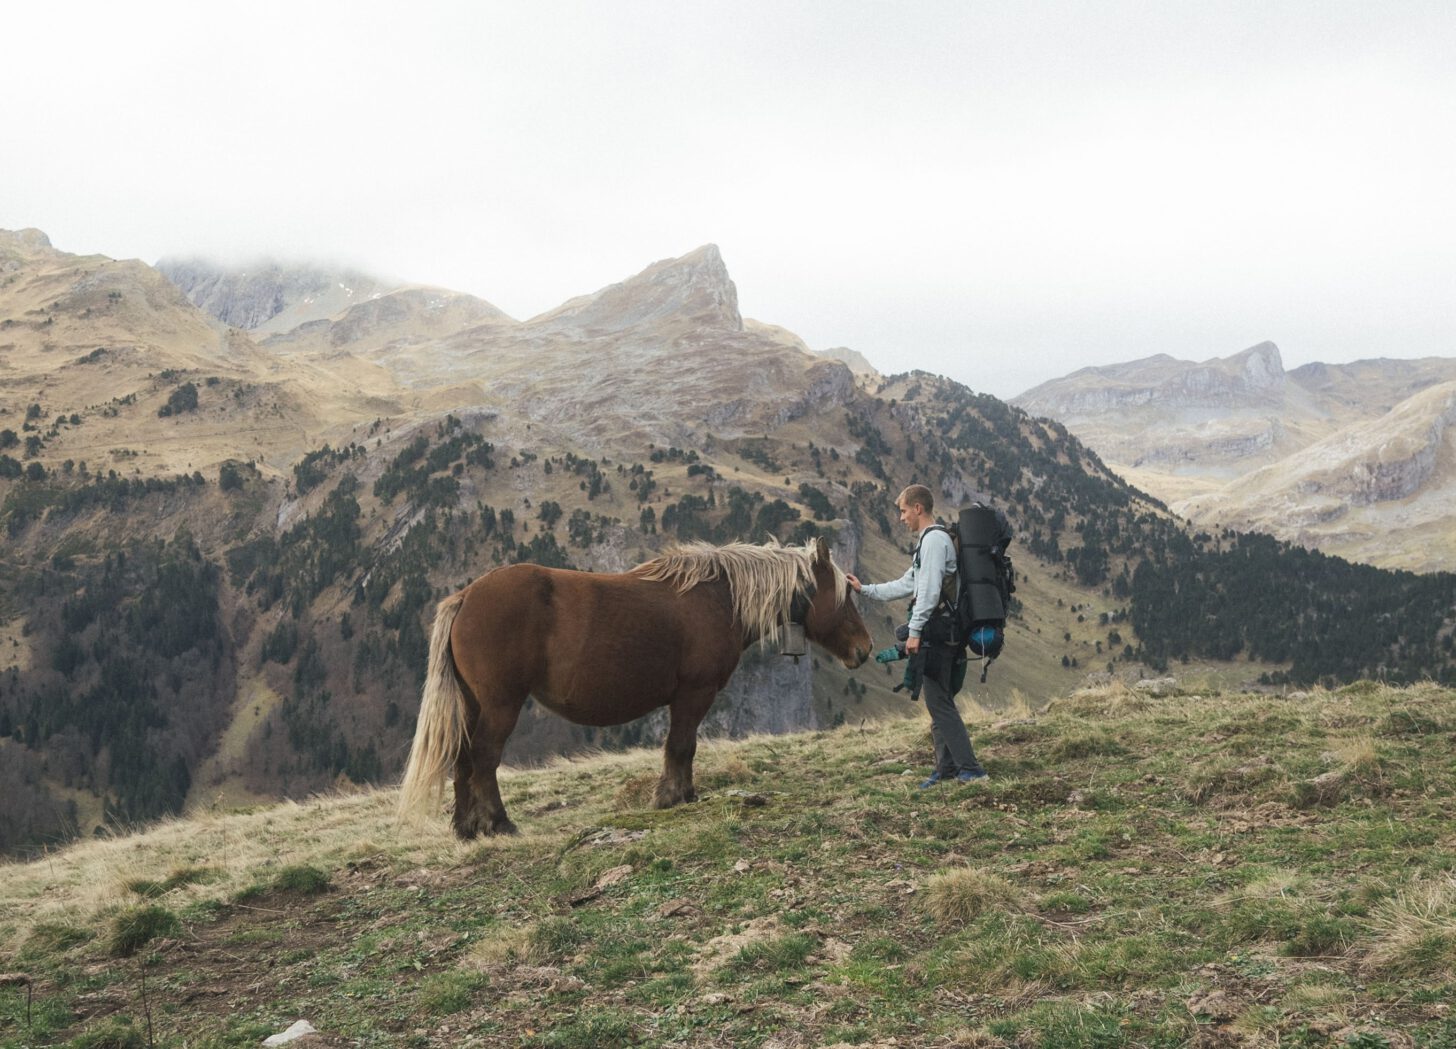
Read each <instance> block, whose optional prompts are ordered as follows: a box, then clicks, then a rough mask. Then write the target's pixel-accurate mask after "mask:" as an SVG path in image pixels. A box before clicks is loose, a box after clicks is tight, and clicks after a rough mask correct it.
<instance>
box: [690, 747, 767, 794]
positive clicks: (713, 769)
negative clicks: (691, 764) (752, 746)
mask: <svg viewBox="0 0 1456 1049" xmlns="http://www.w3.org/2000/svg"><path fill="white" fill-rule="evenodd" d="M705 764H706V767H705V768H703V769H702V770H701V771H700V772H699V773H698V776H697V781H698V785H699V786H706V787H725V786H728V785H730V784H738V783H751V782H752V781H753V780H754V778H755V777H754V773H753V769H752V768H751V767H750V766H749V764H748V762H747V761H745V760H744V759H743V756H742V755H741V754H738V753H736V752H724V753H721V754H714V755H712V756H711V757H710V758H709V760H708V761H707V762H706V763H705Z"/></svg>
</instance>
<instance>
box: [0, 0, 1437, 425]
mask: <svg viewBox="0 0 1456 1049" xmlns="http://www.w3.org/2000/svg"><path fill="white" fill-rule="evenodd" d="M3 25H4V39H5V47H4V60H3V69H4V78H3V81H0V113H3V114H4V116H3V124H0V128H3V133H0V228H10V229H14V228H19V227H25V226H38V227H40V228H41V229H44V230H45V231H46V232H47V233H49V234H50V236H51V239H52V241H53V242H54V244H55V245H56V246H57V247H58V248H61V249H63V250H66V251H73V252H82V253H90V252H100V253H103V254H106V255H111V256H114V257H119V258H131V257H137V258H141V259H144V260H146V261H148V262H154V261H155V260H156V259H157V258H158V257H161V256H164V255H174V254H204V255H212V256H215V257H220V258H223V259H226V260H232V261H238V260H246V259H250V258H253V257H256V256H259V255H265V254H266V255H271V256H274V257H277V258H281V259H285V260H288V259H296V260H328V261H339V262H346V263H350V264H354V265H357V266H359V267H362V268H365V269H368V270H370V271H374V272H379V273H383V274H386V275H392V276H398V277H402V278H405V279H408V280H413V281H420V282H425V283H433V284H440V285H444V286H447V287H451V288H455V289H458V290H461V291H467V292H470V293H472V294H476V295H479V296H481V297H483V298H486V299H488V300H490V301H491V302H493V303H495V304H496V305H497V306H499V307H501V308H502V309H504V310H506V311H507V312H508V313H510V314H512V315H514V316H516V317H527V316H531V315H533V314H535V313H538V312H541V311H543V310H546V309H548V308H550V307H552V306H555V305H557V304H558V303H560V302H561V301H563V300H565V299H567V298H569V297H571V296H573V295H577V294H581V293H584V292H589V291H593V290H595V289H597V288H599V287H602V286H604V285H607V284H610V283H613V282H615V281H618V280H621V279H623V278H625V277H627V276H629V275H631V274H632V273H635V272H637V271H638V270H640V269H642V268H644V267H645V266H646V265H648V264H649V263H651V262H653V261H655V260H657V259H661V258H666V257H670V256H676V255H681V254H684V253H686V252H688V251H690V250H692V249H693V248H695V247H697V246H699V245H701V244H704V243H708V242H713V243H716V244H718V245H719V246H720V247H721V249H722V251H723V256H724V259H725V261H726V262H727V264H728V268H729V271H730V273H731V274H732V276H733V278H734V280H735V282H736V283H737V286H738V294H739V303H740V306H741V308H742V310H743V312H744V314H745V315H746V316H751V317H755V318H758V319H759V320H764V321H769V322H772V323H775V324H780V325H783V326H784V327H787V328H789V329H791V330H792V331H794V332H797V333H798V334H799V335H800V336H802V337H803V338H804V339H805V340H806V341H807V342H808V343H809V344H810V345H811V346H813V347H815V348H817V349H822V348H826V347H830V346H837V345H844V346H850V347H853V348H855V349H857V350H859V351H861V352H862V353H864V354H865V355H866V356H867V357H868V358H869V359H870V360H871V362H873V363H874V364H875V365H876V366H877V367H878V368H880V370H882V371H885V372H895V371H903V370H906V369H910V368H924V369H927V370H930V371H935V372H941V373H944V374H947V375H951V376H953V377H955V378H957V379H960V380H962V381H964V382H966V383H968V384H969V385H970V386H972V387H973V388H975V389H978V390H984V391H987V392H991V393H994V394H997V395H999V396H1005V397H1009V396H1011V395H1014V394H1016V393H1019V392H1021V391H1023V390H1025V389H1027V388H1029V387H1031V386H1033V385H1035V384H1036V383H1039V382H1042V381H1045V380H1046V379H1049V378H1053V377H1055V376H1058V375H1061V374H1064V373H1066V372H1068V371H1072V370H1074V369H1076V368H1079V367H1084V366H1087V365H1091V364H1103V363H1111V362H1114V361H1121V360H1128V359H1132V358H1135V357H1142V356H1147V355H1149V354H1153V353H1160V352H1162V353H1170V354H1172V355H1174V356H1178V357H1185V358H1190V359H1200V360H1201V359H1204V358H1207V357H1213V356H1226V355H1228V354H1231V353H1235V352H1238V351H1239V350H1241V349H1244V348H1246V347H1248V346H1250V345H1253V344H1254V343H1257V342H1259V341H1262V340H1264V339H1271V340H1273V341H1275V342H1276V343H1278V344H1279V346H1280V348H1281V350H1282V351H1283V353H1284V359H1285V363H1286V366H1289V367H1293V366H1294V365H1297V364H1300V363H1304V362H1307V361H1311V360H1324V361H1332V362H1333V361H1345V360H1353V359H1356V358H1359V357H1372V356H1391V357H1413V356H1423V355H1441V356H1456V202H1453V192H1456V191H1453V187H1456V60H1453V57H1452V56H1453V55H1456V5H1452V4H1451V3H1449V2H1448V0H1438V2H1431V3H1415V2H1410V3H1400V2H1392V0H1380V2H1375V0H1367V2H1361V3H1340V2H1334V0H1309V2H1304V3H1279V2H1273V0H1257V2H1248V3H1245V2H1228V3H1219V2H1217V0H1198V2H1189V3H1174V2H1166V0H1147V2H1141V3H1131V2H1115V0H1104V2H1098V3H1076V2H1062V3H1013V2H995V3H991V2H987V3H975V2H969V0H962V2H946V3H912V2H900V3H889V2H884V3H856V2H832V3H831V2H823V3H792V2H786V0H773V2H766V3H724V2H722V0H713V2H698V0H670V2H662V3H656V2H653V3H626V2H613V3H601V2H594V3H588V2H582V3H551V2H541V0H530V2H521V3H513V4H496V3H483V2H479V0H476V2H461V3H432V2H428V0H417V2H416V3H413V4H408V5H406V4H400V3H389V4H384V3H373V2H358V0H354V2H350V3H347V4H345V3H310V2H306V0H290V2H288V3H270V2H259V0H250V2H248V3H233V2H209V3H201V4H199V3H196V2H195V0H190V2H187V3H176V4H167V3H155V2H133V3H125V4H119V3H114V2H108V3H74V2H73V3H68V4H40V3H30V4H13V5H9V6H8V7H7V10H6V14H5V16H4V19H3Z"/></svg>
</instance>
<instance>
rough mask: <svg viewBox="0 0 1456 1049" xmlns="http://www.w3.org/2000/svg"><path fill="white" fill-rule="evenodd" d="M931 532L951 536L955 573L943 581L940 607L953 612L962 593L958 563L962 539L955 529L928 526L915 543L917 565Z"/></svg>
mask: <svg viewBox="0 0 1456 1049" xmlns="http://www.w3.org/2000/svg"><path fill="white" fill-rule="evenodd" d="M931 532H944V533H945V534H946V535H948V536H950V547H951V561H950V564H951V568H952V569H953V570H954V572H953V574H952V575H950V576H949V577H948V578H946V579H944V580H942V581H941V584H940V605H939V607H941V608H944V609H947V610H953V609H954V608H955V607H956V606H957V605H958V604H959V603H960V592H959V590H958V589H957V588H958V586H959V580H960V577H961V573H960V565H958V564H957V563H956V562H957V561H958V560H959V557H960V549H961V542H960V538H961V537H960V534H959V533H958V532H957V530H956V529H955V528H947V527H946V526H945V525H943V524H932V525H926V526H925V531H923V532H921V533H920V538H919V539H918V540H917V541H916V543H915V563H916V564H917V565H918V564H919V563H920V548H921V546H923V545H924V544H925V537H926V536H927V535H929V534H930V533H931Z"/></svg>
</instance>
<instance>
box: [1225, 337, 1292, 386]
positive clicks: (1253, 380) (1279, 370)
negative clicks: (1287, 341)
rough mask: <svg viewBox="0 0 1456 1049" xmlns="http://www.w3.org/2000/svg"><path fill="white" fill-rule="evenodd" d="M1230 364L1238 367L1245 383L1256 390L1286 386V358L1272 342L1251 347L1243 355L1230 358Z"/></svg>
mask: <svg viewBox="0 0 1456 1049" xmlns="http://www.w3.org/2000/svg"><path fill="white" fill-rule="evenodd" d="M1228 363H1229V364H1230V365H1233V366H1235V367H1237V368H1238V371H1239V374H1240V375H1241V376H1242V377H1243V379H1244V381H1245V382H1247V383H1248V384H1249V386H1250V387H1252V388H1254V389H1269V388H1273V387H1279V386H1282V385H1284V358H1282V357H1281V356H1280V355H1279V347H1278V346H1275V345H1274V344H1273V343H1272V342H1268V341H1265V342H1261V343H1259V345H1257V346H1250V347H1249V348H1248V349H1247V350H1245V351H1244V352H1243V353H1236V354H1234V355H1233V356H1232V357H1230V358H1228Z"/></svg>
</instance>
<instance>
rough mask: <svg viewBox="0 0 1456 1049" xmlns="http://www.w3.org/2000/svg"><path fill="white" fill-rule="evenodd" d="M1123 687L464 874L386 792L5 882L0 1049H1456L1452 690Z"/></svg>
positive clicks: (898, 730) (462, 852)
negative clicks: (307, 1035) (955, 770)
mask: <svg viewBox="0 0 1456 1049" xmlns="http://www.w3.org/2000/svg"><path fill="white" fill-rule="evenodd" d="M1156 691H1158V692H1161V693H1162V694H1155V693H1154V691H1132V690H1128V689H1126V688H1124V687H1122V686H1120V685H1114V686H1110V687H1108V688H1104V689H1100V690H1094V691H1083V692H1079V693H1075V694H1073V695H1071V696H1070V697H1068V698H1065V699H1061V700H1057V701H1055V702H1053V703H1052V704H1051V705H1050V706H1049V707H1048V708H1047V709H1046V710H1044V711H1042V712H1040V713H1037V714H1032V713H1031V712H1029V711H1026V710H1022V711H1018V712H1012V713H1010V714H1009V715H1008V714H1007V713H1005V712H1003V713H1001V714H997V715H990V714H981V715H979V719H980V723H979V725H978V726H977V728H976V730H975V738H976V742H977V746H978V749H979V750H980V752H981V755H982V757H983V759H984V760H985V763H986V765H987V767H988V768H989V770H990V772H991V776H992V779H991V781H990V782H989V783H987V784H982V785H979V786H975V787H955V788H949V787H942V788H936V789H934V790H932V791H929V792H921V791H919V790H918V789H917V788H916V782H917V781H918V779H919V778H920V775H921V774H922V772H923V771H924V769H925V768H926V767H927V766H928V764H929V761H930V754H929V746H928V740H927V733H926V722H925V720H924V717H923V714H921V715H919V716H918V717H917V718H915V719H900V720H892V721H887V722H883V723H879V724H872V725H868V726H865V727H863V728H860V727H857V726H845V727H842V728H839V729H837V730H834V731H830V732H821V733H815V734H807V735H802V736H794V737H780V738H774V739H765V738H758V739H753V740H749V741H747V742H742V743H722V744H714V745H709V746H707V747H705V748H704V750H703V751H702V752H701V756H700V762H699V770H700V775H699V780H700V788H701V790H702V794H703V799H702V800H701V801H699V802H698V803H696V804H693V805H689V806H685V807H683V808H679V809H675V810H671V811H667V812H656V811H652V810H649V809H646V808H644V807H643V806H644V804H645V802H646V799H647V798H648V796H649V792H650V788H651V783H652V780H653V779H654V777H655V774H656V767H657V756H656V755H655V754H654V753H650V752H628V753H624V754H612V755H603V756H597V757H593V758H586V759H579V760H573V761H561V762H558V763H557V764H556V765H554V766H552V767H549V768H545V769H538V770H533V771H529V772H515V773H512V774H509V775H507V776H506V777H505V778H504V783H503V787H504V791H505V794H506V800H507V803H508V804H509V805H510V806H512V809H513V812H514V814H515V815H516V817H517V819H518V821H519V822H520V824H521V826H522V827H523V828H524V831H525V833H524V834H523V835H521V836H520V837H518V838H513V839H510V840H505V841H494V840H492V841H487V842H484V843H478V844H471V845H461V844H458V843H456V842H454V841H453V840H452V839H451V838H450V837H449V836H448V834H447V826H446V821H445V820H444V819H443V818H440V819H435V820H431V821H429V822H427V823H423V824H420V825H414V826H400V825H397V824H396V823H394V822H393V819H392V802H393V797H392V794H391V793H390V792H388V791H378V792H374V793H368V794H362V795H354V796H349V797H335V798H330V799H324V800H318V801H313V802H310V803H308V804H301V805H297V804H295V805H285V806H281V807H275V808H267V809H259V810H256V811H254V812H251V813H247V814H233V815H200V816H198V817H196V818H193V819H191V820H187V821H179V822H172V823H167V824H163V825H161V826H158V827H156V828H154V829H152V830H150V831H148V832H146V833H145V834H141V835H137V836H135V837H130V838H117V839H110V840H101V841H95V842H91V843H87V844H82V845H77V846H74V847H72V848H70V849H67V850H64V851H61V852H57V853H55V854H54V855H51V856H49V857H46V858H45V859H43V860H40V861H37V862H32V863H28V864H24V865H20V864H16V865H10V866H5V867H0V970H3V971H8V972H10V973H11V974H13V975H8V976H4V977H0V984H3V986H0V1045H3V1046H17V1047H18V1046H31V1045H72V1046H92V1047H95V1046H103V1045H105V1046H144V1045H147V1044H149V1043H154V1044H156V1045H159V1046H183V1045H186V1046H244V1045H256V1044H258V1042H259V1041H260V1040H261V1039H262V1038H263V1037H265V1036H267V1035H268V1034H271V1033H274V1032H277V1031H281V1030H283V1029H284V1028H286V1027H288V1026H289V1025H290V1024H292V1023H293V1022H294V1021H295V1020H297V1019H300V1018H306V1019H308V1020H309V1021H310V1022H311V1023H313V1024H314V1026H316V1027H317V1028H319V1030H320V1031H322V1032H324V1039H323V1044H332V1045H356V1044H357V1045H370V1046H396V1045H406V1046H421V1047H423V1046H460V1045H529V1046H542V1047H545V1046H582V1047H586V1046H601V1045H694V1046H701V1045H709V1046H800V1045H805V1046H827V1045H835V1044H842V1043H847V1044H879V1045H888V1044H894V1045H898V1046H931V1045H968V1046H1048V1047H1066V1046H1117V1045H1145V1046H1179V1045H1195V1044H1196V1045H1271V1046H1272V1045H1280V1046H1305V1047H1314V1046H1327V1045H1347V1046H1348V1045H1354V1046H1365V1047H1374V1046H1427V1047H1437V1046H1453V1045H1456V1016H1453V1015H1452V1014H1451V1013H1450V1009H1449V1004H1448V1003H1449V1002H1450V1001H1451V999H1452V996H1453V994H1456V881H1453V877H1452V869H1453V864H1456V861H1453V859H1452V857H1453V856H1456V849H1453V845H1456V833H1453V831H1452V829H1451V825H1450V821H1449V812H1448V804H1449V798H1450V796H1451V794H1452V791H1453V789H1456V764H1453V761H1452V759H1451V741H1452V737H1453V733H1456V693H1452V692H1451V691H1448V690H1443V689H1439V688H1436V687H1434V686H1418V687H1412V688H1409V689H1403V690H1392V689H1386V688H1382V687H1378V686H1375V685H1370V684H1365V683H1361V684H1356V685H1352V686H1349V687H1346V688H1344V689H1341V690H1339V691H1337V692H1325V691H1318V690H1317V691H1314V692H1311V693H1294V694H1290V695H1288V696H1269V695H1250V694H1241V693H1211V694H1202V695H1190V694H1185V693H1183V692H1181V691H1180V690H1179V689H1178V688H1177V687H1176V686H1172V685H1169V684H1167V683H1165V684H1164V685H1163V686H1162V687H1160V688H1159V689H1157V690H1156Z"/></svg>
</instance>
